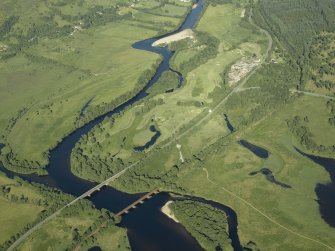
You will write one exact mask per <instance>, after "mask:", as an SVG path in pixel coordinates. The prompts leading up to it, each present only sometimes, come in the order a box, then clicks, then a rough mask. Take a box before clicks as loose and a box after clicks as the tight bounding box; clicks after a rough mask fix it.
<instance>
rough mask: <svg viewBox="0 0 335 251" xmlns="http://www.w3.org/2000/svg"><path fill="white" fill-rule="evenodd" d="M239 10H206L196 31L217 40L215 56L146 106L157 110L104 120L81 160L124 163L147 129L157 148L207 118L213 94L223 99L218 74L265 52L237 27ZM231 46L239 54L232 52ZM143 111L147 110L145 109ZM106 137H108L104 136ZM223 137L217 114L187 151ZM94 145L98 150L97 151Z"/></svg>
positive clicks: (223, 126)
mask: <svg viewBox="0 0 335 251" xmlns="http://www.w3.org/2000/svg"><path fill="white" fill-rule="evenodd" d="M241 10H242V8H236V7H234V5H231V4H226V5H220V6H217V7H215V8H214V7H212V6H210V7H208V9H207V10H206V12H205V14H204V16H203V18H202V19H201V20H200V22H199V24H198V26H197V28H196V30H197V31H207V32H210V35H213V36H215V37H217V38H218V39H219V40H220V46H219V52H218V54H217V56H216V57H215V58H213V59H210V60H208V61H207V62H206V63H205V64H202V65H201V66H199V67H197V68H196V69H194V70H193V71H191V72H189V73H188V74H187V76H186V80H185V81H184V86H183V87H182V88H181V89H176V90H175V91H174V92H172V93H161V94H157V95H154V96H153V97H151V102H156V103H158V104H157V105H154V106H150V105H149V104H145V105H144V104H139V105H137V106H135V107H133V108H131V109H129V110H127V111H126V112H125V113H124V114H123V115H122V117H119V118H117V119H115V120H114V122H113V125H112V126H110V122H109V121H105V122H104V123H103V124H102V125H101V126H100V128H99V129H95V130H94V131H93V134H94V138H95V139H96V141H97V142H95V143H84V142H83V144H81V147H82V149H83V150H84V152H83V153H84V155H86V156H91V157H93V156H94V155H100V156H108V154H109V153H113V154H116V153H117V157H118V158H121V159H122V160H123V161H128V160H129V159H130V158H131V157H134V154H133V152H134V151H133V148H134V147H136V146H138V145H141V144H139V143H142V144H143V143H145V142H147V141H149V140H150V138H151V136H152V134H151V133H150V132H149V127H150V125H152V124H154V125H156V128H157V129H158V130H159V131H160V132H161V136H160V137H159V138H158V140H157V143H156V144H159V143H160V142H163V141H164V140H166V139H168V138H171V137H173V135H174V134H176V133H178V131H179V130H181V129H182V128H184V127H185V126H186V125H187V124H188V123H189V122H190V121H192V120H194V119H196V118H197V116H198V117H201V116H203V115H205V114H208V113H209V112H210V109H211V107H212V106H213V105H214V100H213V98H212V94H213V93H217V92H219V93H217V94H216V95H219V96H223V95H225V92H224V91H221V93H220V89H222V90H223V88H222V86H223V84H222V79H221V74H222V72H223V71H224V70H225V68H226V67H227V66H228V65H230V64H231V63H232V62H234V61H235V60H238V59H239V58H241V57H242V54H243V53H249V52H250V51H253V52H254V53H257V54H258V56H260V55H261V53H262V50H263V48H264V47H265V46H264V44H263V42H264V38H263V37H262V35H261V34H259V33H257V32H256V33H254V32H253V31H252V30H248V29H246V28H243V27H241V26H240V25H239V24H240V22H241V17H240V13H241ZM222 16H225V17H226V18H225V20H223V21H226V22H223V23H222V24H221V23H218V22H217V21H215V20H217V18H220V17H222ZM209 27H211V28H210V29H209ZM227 34H229V36H228V35H227ZM241 34H242V35H241ZM246 39H249V40H248V41H250V42H248V43H246V42H245V40H246ZM233 45H234V46H236V47H238V49H237V48H236V49H235V48H232V46H233ZM185 51H186V54H187V53H188V51H192V53H193V52H195V53H196V49H194V48H190V49H186V50H183V51H181V52H179V51H178V52H177V55H176V57H175V59H174V60H176V61H178V60H179V61H182V59H180V58H181V57H183V55H185V54H184V52H185ZM179 53H181V55H179ZM186 59H187V57H186ZM157 84H159V83H157ZM152 100H154V101H152ZM148 106H150V107H152V108H150V109H148V108H147V107H148ZM208 132H210V133H208ZM107 133H108V134H109V135H110V137H105V135H106V134H107ZM226 134H228V131H227V127H226V124H225V122H224V118H223V115H217V116H215V117H214V118H213V119H212V120H211V121H208V122H207V123H206V126H205V127H203V128H202V129H200V130H199V131H198V134H197V136H198V137H192V138H190V139H189V140H188V141H187V145H188V147H189V148H190V149H189V150H190V152H194V151H198V150H200V149H202V148H203V147H205V146H206V145H209V144H211V143H213V142H215V140H217V139H218V138H219V137H221V136H222V135H226ZM125 138H126V140H125V141H124V139H125ZM204 142H206V143H204ZM97 144H99V145H101V146H102V147H98V148H97ZM98 149H99V150H98ZM80 175H82V174H80ZM87 178H88V177H87ZM90 178H92V177H90Z"/></svg>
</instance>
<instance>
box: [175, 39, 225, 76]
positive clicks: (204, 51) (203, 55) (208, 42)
mask: <svg viewBox="0 0 335 251" xmlns="http://www.w3.org/2000/svg"><path fill="white" fill-rule="evenodd" d="M196 40H197V42H196V43H195V44H193V43H192V45H191V43H190V42H189V40H188V39H184V40H181V41H179V42H175V43H173V44H171V45H170V48H171V49H172V50H174V51H176V52H177V53H178V51H181V50H184V49H187V48H189V47H190V46H192V47H197V48H201V49H199V52H198V53H197V54H195V55H194V56H193V57H191V58H190V59H189V60H187V61H184V62H183V63H181V64H180V65H179V66H178V68H177V69H176V70H178V71H179V72H181V73H182V74H183V75H184V76H186V74H187V73H188V72H190V71H192V70H193V69H195V68H197V67H198V66H199V65H202V64H204V63H206V62H207V61H208V60H209V59H211V58H214V57H215V56H216V55H217V53H218V48H219V44H220V41H219V39H217V38H216V37H214V36H211V35H210V34H209V33H206V32H197V33H196Z"/></svg>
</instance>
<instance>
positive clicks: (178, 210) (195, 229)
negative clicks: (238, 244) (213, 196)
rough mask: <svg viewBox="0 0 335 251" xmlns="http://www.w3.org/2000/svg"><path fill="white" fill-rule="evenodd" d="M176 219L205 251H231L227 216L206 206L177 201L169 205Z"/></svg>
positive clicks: (194, 202) (187, 201)
mask: <svg viewBox="0 0 335 251" xmlns="http://www.w3.org/2000/svg"><path fill="white" fill-rule="evenodd" d="M170 207H171V209H172V211H173V213H174V215H175V216H176V218H177V219H178V220H179V221H180V222H181V223H182V224H183V225H184V226H185V227H186V229H187V230H188V231H189V232H190V233H191V234H192V235H193V236H194V237H195V238H196V239H197V240H198V241H199V243H200V244H201V245H202V246H203V247H204V248H205V249H206V250H231V249H232V248H231V241H230V239H229V235H228V221H227V215H226V214H225V213H224V212H223V211H221V210H219V209H216V208H214V207H212V206H210V205H208V204H204V203H201V202H197V201H191V200H177V201H174V202H173V203H172V204H170Z"/></svg>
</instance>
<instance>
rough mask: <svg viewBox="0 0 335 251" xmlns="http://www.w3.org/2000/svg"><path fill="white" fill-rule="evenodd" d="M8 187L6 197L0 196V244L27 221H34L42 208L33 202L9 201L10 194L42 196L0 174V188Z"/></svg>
mask: <svg viewBox="0 0 335 251" xmlns="http://www.w3.org/2000/svg"><path fill="white" fill-rule="evenodd" d="M3 187H9V188H10V192H9V194H8V197H5V196H4V195H1V196H0V245H1V244H2V243H3V242H5V241H6V240H8V239H9V238H10V237H11V236H12V235H15V234H16V233H17V232H19V231H21V230H22V229H23V228H24V227H25V226H26V225H27V224H28V223H31V222H32V221H34V220H35V219H36V218H37V216H38V214H39V213H40V212H41V211H42V210H43V209H44V207H42V206H38V205H36V204H33V203H31V202H30V203H22V202H19V201H11V199H10V196H11V195H15V196H18V197H19V198H20V197H21V196H22V195H24V196H25V197H28V198H29V199H30V200H33V199H40V198H42V197H41V196H40V195H39V194H38V193H37V192H36V191H35V190H33V189H32V188H31V187H29V186H26V185H21V184H20V183H18V182H17V181H15V180H12V179H9V178H7V177H5V176H4V175H3V174H0V188H1V189H3Z"/></svg>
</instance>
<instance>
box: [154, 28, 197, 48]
mask: <svg viewBox="0 0 335 251" xmlns="http://www.w3.org/2000/svg"><path fill="white" fill-rule="evenodd" d="M184 38H194V32H193V31H192V30H191V29H185V30H182V31H180V32H178V33H176V34H173V35H171V36H168V37H164V38H161V39H158V40H157V41H155V42H154V43H152V46H158V45H166V44H169V43H172V42H176V41H179V40H182V39H184Z"/></svg>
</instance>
